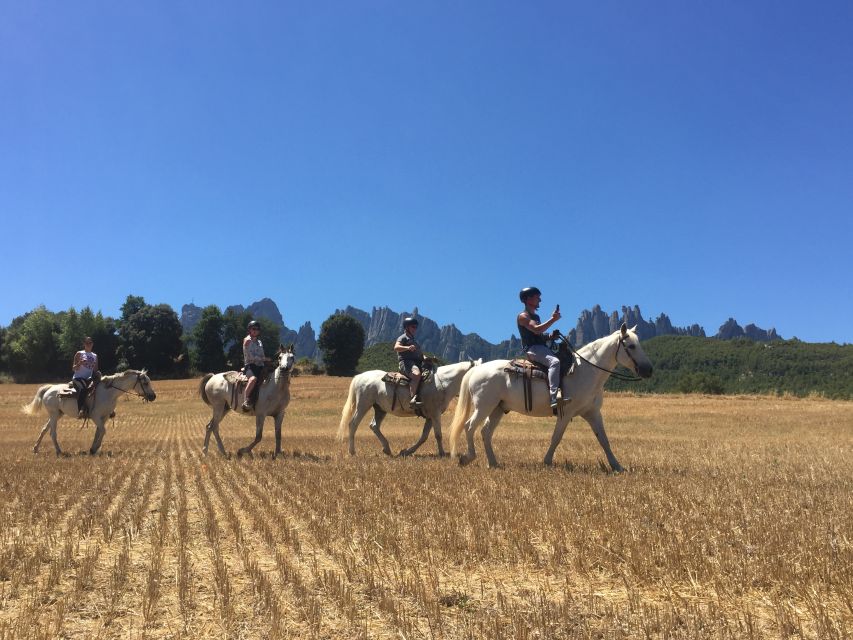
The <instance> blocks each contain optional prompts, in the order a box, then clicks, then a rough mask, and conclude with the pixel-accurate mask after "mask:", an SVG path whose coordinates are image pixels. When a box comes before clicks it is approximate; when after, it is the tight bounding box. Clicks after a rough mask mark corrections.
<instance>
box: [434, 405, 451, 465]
mask: <svg viewBox="0 0 853 640" xmlns="http://www.w3.org/2000/svg"><path fill="white" fill-rule="evenodd" d="M432 432H433V433H434V434H435V447H436V451H437V455H438V457H439V458H446V457H447V456H448V455H449V454H448V453H447V452H446V451H445V450H444V445H442V444H441V414H438V415H437V416H436V417H435V418H434V419H433V421H432Z"/></svg>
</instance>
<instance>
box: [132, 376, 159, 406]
mask: <svg viewBox="0 0 853 640" xmlns="http://www.w3.org/2000/svg"><path fill="white" fill-rule="evenodd" d="M132 374H136V382H134V384H133V388H132V389H131V390H132V391H137V390H138V393H139V395H141V396H142V397H143V398H145V399H146V400H147V401H148V402H154V401H155V400H156V399H157V394H156V393H154V388H153V387H152V386H151V378H149V377H148V372H147V371H146V370H145V369H143V370H142V371H133V370H129V371H127V372H125V375H126V376H130V375H132Z"/></svg>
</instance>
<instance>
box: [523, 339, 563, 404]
mask: <svg viewBox="0 0 853 640" xmlns="http://www.w3.org/2000/svg"><path fill="white" fill-rule="evenodd" d="M527 357H528V358H529V359H530V360H533V362H538V363H539V364H544V365H546V366H547V367H548V387H550V390H551V404H554V403H555V402H557V389H559V388H560V359H559V358H558V357H557V356H555V355H554V354H553V353H551V350H550V349H549V348H548V347H546V346H545V345H544V344H534V345H533V346H532V347H530V348H529V349H528V350H527Z"/></svg>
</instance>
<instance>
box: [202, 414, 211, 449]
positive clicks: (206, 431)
mask: <svg viewBox="0 0 853 640" xmlns="http://www.w3.org/2000/svg"><path fill="white" fill-rule="evenodd" d="M211 431H213V418H211V419H210V422H208V423H207V426H205V428H204V446H203V447H202V448H201V452H202V453H203V454H204V455H207V446H208V445H209V444H210V433H211Z"/></svg>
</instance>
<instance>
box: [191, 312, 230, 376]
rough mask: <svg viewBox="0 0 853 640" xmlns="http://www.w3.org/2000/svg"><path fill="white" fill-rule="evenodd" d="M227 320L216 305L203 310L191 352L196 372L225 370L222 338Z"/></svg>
mask: <svg viewBox="0 0 853 640" xmlns="http://www.w3.org/2000/svg"><path fill="white" fill-rule="evenodd" d="M224 331H225V320H224V318H223V317H222V312H221V311H220V310H219V307H217V306H216V305H213V304H212V305H210V306H208V307H205V308H204V309H202V312H201V318H200V319H199V321H198V324H196V326H195V327H194V328H193V331H192V339H193V348H192V350H191V351H190V359H191V362H192V366H193V368H194V369H195V370H196V371H200V372H206V371H214V372H216V371H222V370H224V369H225V367H226V364H225V350H224V348H223V342H222V337H223V334H224Z"/></svg>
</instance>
